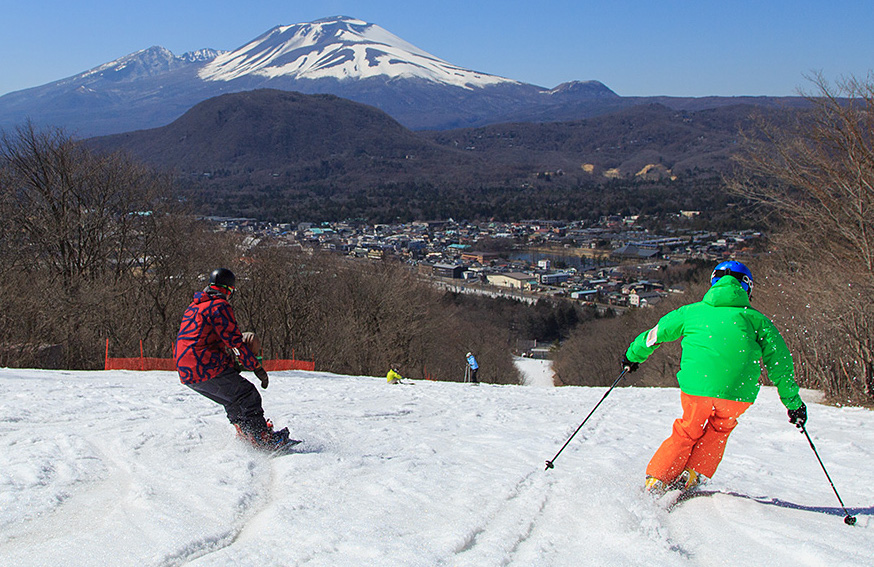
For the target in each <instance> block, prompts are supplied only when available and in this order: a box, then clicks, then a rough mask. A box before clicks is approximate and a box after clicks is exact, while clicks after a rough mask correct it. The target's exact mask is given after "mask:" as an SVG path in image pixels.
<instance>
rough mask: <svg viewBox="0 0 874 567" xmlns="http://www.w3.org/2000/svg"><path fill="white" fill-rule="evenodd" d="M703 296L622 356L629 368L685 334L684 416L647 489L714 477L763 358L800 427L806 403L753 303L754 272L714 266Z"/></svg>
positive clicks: (752, 395)
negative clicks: (751, 298)
mask: <svg viewBox="0 0 874 567" xmlns="http://www.w3.org/2000/svg"><path fill="white" fill-rule="evenodd" d="M710 283H711V288H710V290H708V292H707V293H706V294H705V295H704V299H703V300H702V301H699V302H697V303H692V304H689V305H685V306H683V307H680V308H679V309H676V310H674V311H671V312H670V313H668V314H667V315H665V316H664V317H662V318H661V319H660V320H659V322H658V324H657V325H656V326H655V327H653V328H652V329H650V330H648V331H646V332H644V333H641V334H640V335H639V336H638V337H637V338H636V339H634V341H633V342H632V343H631V345H630V346H629V347H628V350H627V351H626V353H625V357H624V359H623V361H622V363H623V366H624V367H625V368H626V370H627V371H629V372H634V371H635V370H637V367H638V365H639V364H640V363H642V362H644V361H645V360H646V359H647V358H649V356H650V355H651V354H652V353H653V352H654V351H655V349H656V348H658V346H659V344H660V343H663V342H669V341H675V340H677V339H681V338H682V342H681V345H682V351H683V352H682V357H681V359H680V370H679V372H677V381H678V382H679V384H680V401H681V403H682V406H683V417H682V418H680V419H677V420H676V421H674V426H673V432H672V434H671V436H670V437H669V438H668V439H666V440H665V441H664V442H663V443H662V444H661V446H660V447H659V449H658V450H657V451H656V453H655V455H653V457H652V460H650V462H649V464H648V465H647V468H646V475H647V477H646V484H645V487H646V490H647V491H648V492H651V493H653V494H663V493H664V492H666V491H667V490H668V489H670V488H683V489H688V488H692V487H694V486H697V485H698V484H701V483H702V482H705V481H706V480H707V479H709V478H711V477H712V476H713V473H715V472H716V468H717V467H718V466H719V462H720V461H721V460H722V455H723V452H724V450H725V443H726V441H727V440H728V436H729V434H730V433H731V431H732V430H733V429H734V427H735V426H736V425H737V418H738V417H740V415H741V414H743V412H744V411H746V410H747V408H749V407H750V406H751V405H752V404H753V402H754V401H755V400H756V396H757V394H758V393H759V375H760V374H761V366H760V363H761V362H764V365H765V368H766V370H767V372H768V378H769V379H770V380H771V381H772V382H773V383H774V384H775V385H776V386H777V391H778V393H779V395H780V401H782V402H783V405H784V406H786V408H787V410H788V412H789V421H790V422H791V423H792V424H794V425H796V426H797V427H799V428H801V427H803V426H804V424H805V422H806V421H807V407H806V406H805V405H804V402H802V401H801V398H800V397H799V395H798V385H797V384H796V383H795V370H794V367H793V364H792V355H791V354H790V353H789V349H788V348H787V347H786V343H785V342H784V341H783V337H782V336H780V332H779V331H778V330H777V328H776V327H775V326H774V324H773V323H772V322H771V320H770V319H768V317H766V316H765V315H763V314H762V313H760V312H758V311H756V310H755V309H753V308H752V307H750V297H751V295H752V291H753V276H752V273H751V272H750V270H749V269H748V268H747V267H746V266H744V265H743V264H742V263H740V262H736V261H733V260H732V261H728V262H722V263H721V264H719V265H717V266H716V268H715V269H714V270H713V273H712V274H711V277H710Z"/></svg>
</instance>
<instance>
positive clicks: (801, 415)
mask: <svg viewBox="0 0 874 567" xmlns="http://www.w3.org/2000/svg"><path fill="white" fill-rule="evenodd" d="M789 423H791V424H792V425H794V426H795V427H797V428H798V429H802V428H804V424H805V423H807V406H806V405H804V402H801V407H799V408H798V409H791V410H789Z"/></svg>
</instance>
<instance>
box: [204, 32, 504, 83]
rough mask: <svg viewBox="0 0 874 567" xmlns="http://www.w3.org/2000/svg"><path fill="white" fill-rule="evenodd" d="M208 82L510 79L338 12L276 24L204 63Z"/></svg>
mask: <svg viewBox="0 0 874 567" xmlns="http://www.w3.org/2000/svg"><path fill="white" fill-rule="evenodd" d="M199 75H200V77H201V78H202V79H204V80H208V81H231V80H234V79H240V78H243V77H246V76H256V77H258V78H261V79H263V78H267V79H273V78H278V77H285V78H290V79H310V80H316V79H337V80H340V81H342V80H346V79H366V78H371V77H385V78H388V79H393V78H407V79H410V78H418V79H423V80H426V81H430V82H433V83H440V84H446V85H452V86H456V87H463V88H467V89H471V88H475V87H485V86H488V85H495V84H499V83H514V84H515V83H516V81H512V80H510V79H505V78H502V77H497V76H494V75H488V74H485V73H478V72H476V71H471V70H469V69H463V68H461V67H458V66H456V65H453V64H451V63H448V62H446V61H443V60H442V59H439V58H437V57H435V56H433V55H431V54H429V53H427V52H425V51H423V50H421V49H419V48H417V47H416V46H414V45H412V44H410V43H407V42H406V41H404V40H402V39H401V38H399V37H397V36H396V35H394V34H392V33H390V32H388V31H386V30H385V29H383V28H381V27H380V26H378V25H375V24H371V23H368V22H365V21H362V20H358V19H356V18H350V17H347V16H336V17H332V18H324V19H321V20H316V21H314V22H308V23H301V24H294V25H288V26H277V27H275V28H273V29H271V30H270V31H268V32H267V33H265V34H263V35H261V36H259V37H257V38H255V39H254V40H252V41H251V42H250V43H248V44H246V45H244V46H242V47H240V48H239V49H236V50H234V51H231V52H228V53H224V54H222V55H219V56H218V57H216V58H215V59H213V60H212V61H211V62H210V63H208V64H206V65H205V66H204V67H203V68H202V69H201V70H200V73H199Z"/></svg>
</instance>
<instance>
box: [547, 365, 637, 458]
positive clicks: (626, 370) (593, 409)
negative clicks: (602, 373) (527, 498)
mask: <svg viewBox="0 0 874 567" xmlns="http://www.w3.org/2000/svg"><path fill="white" fill-rule="evenodd" d="M628 370H629V368H628V367H627V366H626V367H625V368H623V369H622V373H621V374H620V375H619V378H617V379H616V380H615V381H614V382H613V385H612V386H610V389H609V390H607V391H606V392H605V393H604V395H603V396H601V399H600V400H598V403H597V404H595V407H593V408H592V411H590V412H589V415H587V416H586V419H584V420H583V422H582V423H581V424H580V426H579V427H577V430H576V431H574V432H573V434H571V436H570V437H568V440H567V441H565V442H564V445H562V446H561V449H559V450H558V453H556V454H555V456H554V457H553V458H552V459H551V460H549V461H546V468H545V469H543V470H549V469H551V468H554V467H555V465H553V462H554V461H555V460H556V459H557V458H558V456H559V455H561V452H562V451H564V448H565V447H567V444H568V443H570V442H571V439H573V438H574V435H576V434H577V431H579V430H580V429H582V428H583V426H584V425H585V424H586V422H587V421H589V418H590V417H592V414H593V413H595V410H596V409H598V406H600V405H601V402H603V401H604V399H605V398H606V397H607V396H608V395H609V394H610V392H612V391H613V388H615V387H616V384H618V383H619V381H620V380H622V377H623V376H625V375H626V374H627V373H628Z"/></svg>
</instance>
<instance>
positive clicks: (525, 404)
mask: <svg viewBox="0 0 874 567" xmlns="http://www.w3.org/2000/svg"><path fill="white" fill-rule="evenodd" d="M603 393H604V389H602V388H573V387H566V388H537V387H526V386H493V385H488V384H481V385H478V386H473V385H467V384H458V383H440V382H426V381H412V382H411V383H410V384H409V385H388V384H386V382H385V378H369V377H352V376H338V375H332V374H326V373H320V372H309V373H307V372H283V373H274V374H273V375H272V376H271V381H270V388H269V389H267V390H263V391H262V395H263V398H264V406H265V409H266V410H267V414H268V416H269V417H272V418H273V420H274V421H275V422H276V424H277V425H278V426H286V425H287V426H289V427H290V428H291V431H292V432H293V434H294V435H295V436H299V437H300V438H303V439H305V440H306V441H305V443H304V444H303V445H301V446H300V449H299V453H297V454H292V455H287V456H283V457H278V458H272V459H271V458H269V457H267V456H265V455H263V454H260V453H257V452H255V451H253V450H251V449H248V448H246V447H245V446H243V445H242V444H241V443H240V442H238V441H236V440H235V439H234V437H233V435H232V432H231V428H230V426H229V425H228V424H227V421H226V419H225V417H224V415H223V411H222V410H221V408H220V407H219V406H218V405H216V404H213V403H212V402H210V401H208V400H206V399H205V398H203V397H201V396H200V395H198V394H196V393H195V392H193V391H191V390H189V389H187V388H185V387H184V386H181V385H180V384H179V383H178V378H177V377H176V375H175V373H170V372H62V371H37V370H14V369H2V370H0V558H2V560H0V563H2V564H3V565H14V566H16V567H22V566H40V565H47V566H48V565H51V566H56V565H64V566H92V565H93V566H101V567H102V566H105V565H113V566H128V565H129V566H138V567H139V566H143V565H154V566H170V565H192V566H194V565H197V566H237V565H258V566H259V567H270V566H280V565H282V566H291V565H313V566H346V565H349V566H356V567H357V566H370V565H373V566H380V567H386V566H423V567H425V566H427V567H432V566H435V565H446V566H449V565H451V566H476V567H490V566H498V565H502V566H503V565H509V566H525V567H529V566H534V565H537V566H575V567H576V566H581V565H597V566H603V565H622V566H634V565H640V566H647V567H650V566H670V567H675V566H684V565H688V566H713V565H732V566H761V565H768V566H777V567H779V566H787V567H788V566H791V567H798V566H799V565H829V566H830V567H838V566H861V565H870V561H871V530H872V528H874V523H872V515H874V485H872V483H871V479H870V476H871V475H870V469H871V462H872V458H874V433H872V432H874V414H872V412H870V411H868V410H864V409H858V408H835V407H828V406H823V405H819V404H816V403H810V421H809V424H808V425H809V431H810V432H811V434H812V435H813V438H814V440H815V442H816V444H817V448H818V449H819V451H820V454H821V456H822V457H823V460H824V462H825V463H826V465H827V466H828V469H829V472H830V474H831V475H832V479H833V480H834V482H835V484H836V485H837V487H838V488H839V490H840V492H841V495H842V497H843V499H844V502H845V503H846V504H847V506H848V507H849V509H850V511H851V512H852V513H854V514H856V516H857V518H858V522H857V524H856V525H855V526H853V527H849V526H847V525H845V524H844V523H843V522H842V511H841V509H840V507H839V506H838V505H837V502H836V499H835V496H834V494H833V493H832V491H831V488H830V487H829V485H828V482H827V480H826V478H825V477H824V475H823V473H822V470H821V469H820V468H819V464H818V463H817V461H816V459H815V457H814V455H813V453H812V452H811V451H810V448H809V446H808V445H807V442H806V441H805V439H804V437H803V435H801V434H800V433H799V432H798V431H797V430H795V428H793V427H792V426H791V425H790V424H789V423H788V422H787V421H786V412H785V410H784V409H783V408H782V406H781V405H780V403H779V401H778V399H777V394H776V391H774V389H772V388H765V389H764V390H763V391H762V393H761V395H760V397H759V401H758V402H757V403H756V404H755V405H754V406H753V407H752V408H751V409H750V411H749V412H748V413H747V414H746V415H745V416H744V417H743V418H742V420H741V424H740V426H739V427H738V429H737V430H736V432H735V433H734V434H733V436H732V439H731V440H730V441H729V446H728V449H727V452H726V458H725V460H724V461H723V464H722V467H721V468H720V470H719V472H718V473H717V475H716V478H714V480H713V481H712V483H711V484H710V488H712V489H715V490H719V491H725V492H730V493H732V494H716V495H714V496H711V497H706V498H698V499H694V500H690V501H688V502H686V503H684V504H682V505H681V506H679V507H678V508H676V509H675V510H674V511H673V512H671V513H668V512H667V511H666V509H665V507H664V505H663V503H662V502H653V501H651V500H650V499H648V498H647V497H645V496H644V495H643V494H642V493H641V490H640V486H641V482H642V479H643V470H644V467H645V465H646V462H647V460H648V459H649V457H650V456H651V454H652V452H653V451H654V450H655V448H656V447H657V445H658V444H659V443H660V442H661V440H662V438H663V437H664V436H665V435H667V434H668V432H669V431H670V427H671V420H672V419H673V418H674V417H675V416H676V413H677V410H678V407H679V401H678V397H679V396H678V394H677V391H676V390H670V389H641V388H619V389H616V390H614V391H613V393H611V395H610V397H608V398H607V399H606V400H605V401H604V403H603V404H601V406H600V407H599V409H598V411H597V412H596V413H595V414H594V415H593V417H592V418H591V419H590V420H589V422H588V423H587V424H586V427H585V428H584V429H582V430H581V431H580V433H579V434H578V435H577V436H576V437H575V438H574V440H573V441H572V442H571V443H570V445H568V447H567V449H565V451H564V452H563V453H562V454H561V456H560V457H559V458H558V459H557V460H556V461H555V468H554V469H552V470H549V471H545V470H544V462H545V460H546V459H551V458H552V457H553V455H554V454H555V452H556V451H557V450H558V448H559V447H560V446H561V444H562V443H563V442H564V441H565V440H566V439H567V438H568V436H569V435H570V434H571V433H572V432H573V430H574V429H575V428H576V426H577V425H578V424H579V422H580V421H581V420H582V418H583V417H584V416H585V415H586V414H587V413H588V412H589V410H590V409H591V408H592V407H593V406H594V405H595V403H597V401H598V400H599V399H600V398H601V396H602V395H603ZM804 395H805V397H806V399H807V400H808V401H809V402H810V401H811V400H812V399H813V396H811V395H810V393H805V394H804Z"/></svg>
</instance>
